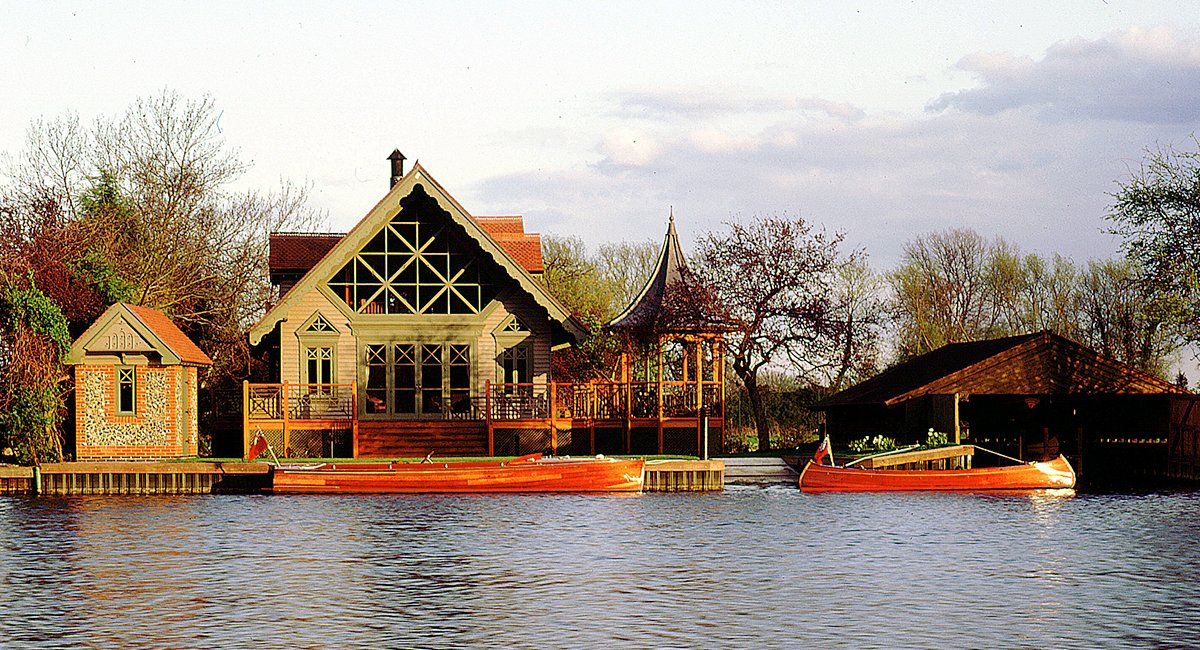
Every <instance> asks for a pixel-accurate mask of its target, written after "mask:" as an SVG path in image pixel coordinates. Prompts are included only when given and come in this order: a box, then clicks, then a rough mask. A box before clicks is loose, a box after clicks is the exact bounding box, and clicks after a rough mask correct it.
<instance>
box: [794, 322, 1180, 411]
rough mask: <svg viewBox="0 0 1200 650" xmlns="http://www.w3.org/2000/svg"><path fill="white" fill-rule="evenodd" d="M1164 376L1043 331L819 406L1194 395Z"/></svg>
mask: <svg viewBox="0 0 1200 650" xmlns="http://www.w3.org/2000/svg"><path fill="white" fill-rule="evenodd" d="M1186 392H1187V391H1186V390H1184V389H1182V388H1180V387H1178V386H1176V385H1174V384H1172V383H1170V382H1168V381H1165V380H1163V379H1161V378H1159V377H1155V376H1154V375H1151V374H1149V373H1147V372H1143V371H1141V370H1138V369H1137V368H1134V367H1133V366H1130V365H1128V364H1124V363H1121V362H1120V361H1117V360H1115V359H1110V358H1108V357H1106V356H1104V355H1101V354H1100V353H1098V352H1096V351H1095V350H1092V349H1091V348H1089V347H1087V346H1085V345H1082V344H1079V343H1076V342H1075V341H1072V340H1070V339H1068V338H1065V337H1062V336H1059V335H1057V334H1054V333H1053V332H1049V331H1043V332H1038V333H1035V334H1023V335H1020V336H1010V337H1006V338H1000V339H989V340H985V341H972V342H969V343H951V344H949V345H944V346H942V347H940V348H938V349H936V350H933V351H932V352H927V353H926V354H923V355H921V356H919V357H916V358H914V359H911V360H909V361H906V362H904V363H902V364H900V365H898V366H894V367H892V368H889V369H887V370H885V371H883V372H882V373H880V374H878V375H876V376H875V377H872V378H871V379H868V380H866V381H864V382H862V383H860V384H857V385H855V386H851V387H850V388H847V389H846V390H843V391H841V392H839V393H835V394H833V395H830V396H829V397H827V398H825V399H823V400H821V401H820V402H818V403H817V404H816V405H815V407H816V408H818V409H827V408H829V407H835V406H851V405H876V406H880V405H882V406H892V405H894V404H899V403H901V402H904V401H906V400H909V399H912V398H914V397H920V396H922V395H939V394H942V395H945V394H951V393H960V394H963V395H970V394H978V395H1056V394H1058V395H1061V394H1124V395H1146V394H1161V393H1186Z"/></svg>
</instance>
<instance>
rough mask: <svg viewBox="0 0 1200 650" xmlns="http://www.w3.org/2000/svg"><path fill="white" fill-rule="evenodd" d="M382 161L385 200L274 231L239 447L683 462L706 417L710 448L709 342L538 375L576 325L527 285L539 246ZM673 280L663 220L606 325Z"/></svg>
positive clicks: (535, 271)
mask: <svg viewBox="0 0 1200 650" xmlns="http://www.w3.org/2000/svg"><path fill="white" fill-rule="evenodd" d="M389 160H390V161H391V163H392V186H391V189H390V191H389V192H388V193H387V195H386V196H384V197H383V199H382V200H381V201H380V202H379V203H378V204H376V205H375V207H374V208H372V209H371V211H370V212H368V213H367V215H366V216H365V217H364V218H363V219H362V220H361V221H360V222H359V223H358V224H357V225H356V226H355V227H354V228H353V229H352V230H351V231H350V232H349V233H346V234H344V235H343V234H337V233H333V234H329V233H317V234H309V233H290V234H284V233H280V234H275V235H272V237H271V240H270V245H271V250H270V267H271V269H270V272H271V280H272V283H273V284H274V285H275V286H276V287H277V290H278V291H279V296H280V297H279V299H278V301H277V302H276V303H275V304H274V305H273V306H271V307H270V309H268V311H267V313H266V315H265V316H264V317H263V318H262V320H261V321H260V322H259V323H258V324H256V325H255V326H254V327H253V328H251V330H250V333H249V336H250V342H251V344H252V346H254V348H255V349H256V350H257V351H258V352H259V353H260V355H261V356H262V357H263V358H264V359H265V360H266V362H267V366H268V367H269V369H270V373H271V376H272V377H271V378H272V380H273V381H271V382H270V383H257V382H256V383H251V382H246V383H245V384H244V386H243V404H244V408H243V433H244V436H243V442H244V445H245V446H246V447H245V448H248V446H249V443H250V440H252V439H253V437H254V436H255V435H256V434H257V432H259V431H261V432H262V433H263V434H264V435H265V436H266V438H267V440H268V441H269V442H270V443H271V444H272V446H273V448H274V449H276V450H278V451H279V452H280V453H281V454H283V455H287V456H291V457H345V456H354V457H414V456H415V457H419V456H424V455H426V454H429V453H433V454H434V455H435V456H482V455H516V454H524V453H531V452H546V453H557V454H576V455H580V454H595V453H605V454H612V453H657V452H663V451H665V452H672V453H689V454H696V453H698V452H699V448H700V446H701V445H702V440H703V434H704V432H705V427H704V426H703V425H704V422H705V418H704V414H705V413H708V414H709V416H710V417H709V418H708V423H709V429H708V431H709V434H710V436H711V438H710V444H711V445H719V444H720V442H719V440H720V438H719V436H720V431H721V410H720V403H721V402H722V401H723V395H722V391H721V380H722V375H721V370H720V368H721V365H722V363H721V358H722V357H721V354H722V350H721V345H720V337H719V333H718V335H716V336H713V335H709V334H707V333H704V332H692V333H690V334H689V333H688V332H682V331H677V332H672V333H671V336H668V337H665V339H664V340H665V341H666V345H665V347H662V346H659V347H662V354H661V355H660V354H659V353H658V352H656V353H654V354H653V355H652V356H653V358H654V361H653V363H650V364H649V365H647V364H646V363H645V362H643V363H641V364H640V365H637V364H634V363H633V362H632V361H630V360H629V359H628V358H627V360H626V362H625V363H624V365H623V366H622V368H623V369H622V370H621V371H620V372H614V373H613V374H614V377H611V378H604V379H599V378H596V379H591V380H565V381H564V380H559V379H558V378H555V377H553V376H552V372H551V363H550V361H551V354H552V352H553V350H555V349H560V348H563V347H566V346H570V345H572V344H573V343H575V342H576V341H577V340H578V339H579V338H580V337H582V336H584V335H585V333H586V331H585V329H584V328H583V327H582V326H581V325H580V324H579V323H578V322H577V321H576V320H575V319H574V318H573V317H572V316H571V314H569V313H568V312H567V310H566V309H565V308H564V307H563V306H562V305H561V304H560V303H559V302H558V301H557V300H556V299H555V298H554V297H553V296H551V295H550V294H549V292H548V291H547V289H546V288H545V286H544V285H543V284H542V282H541V279H540V276H541V273H542V270H543V268H542V255H541V240H540V237H539V236H538V235H537V234H534V233H527V232H525V228H524V220H523V219H522V218H521V217H519V216H502V217H491V216H474V215H471V214H469V213H468V212H467V210H466V209H465V208H464V207H463V206H462V205H461V204H460V203H459V202H458V201H457V200H455V199H454V197H452V196H451V195H450V193H449V192H447V191H446V189H445V188H443V187H442V185H441V184H440V183H438V182H437V180H435V179H434V178H433V177H432V176H431V175H430V174H429V172H428V171H426V170H425V169H424V168H423V167H422V166H421V165H420V164H417V165H415V166H414V167H413V169H412V170H411V171H408V172H407V173H405V172H404V169H403V161H404V157H403V156H402V155H401V154H400V153H399V151H396V152H393V154H392V155H391V156H390V157H389ZM681 268H684V267H683V256H682V253H681V251H680V249H679V243H678V238H677V237H676V235H675V230H674V226H673V225H672V226H671V227H670V228H669V229H668V234H667V237H666V240H665V242H664V247H663V250H662V252H661V253H660V255H659V259H658V264H657V265H656V269H655V273H654V275H653V276H652V277H651V278H649V279H648V281H647V288H646V289H645V290H644V291H642V292H641V294H640V295H639V298H638V300H637V301H635V304H634V305H632V306H631V307H630V309H629V310H627V311H626V314H625V315H624V316H625V318H622V319H618V321H616V322H614V323H613V326H614V327H616V328H618V329H620V328H622V327H624V325H623V322H624V321H626V320H629V318H630V317H633V316H637V318H635V319H634V320H636V321H638V322H641V316H642V315H643V314H646V313H647V311H646V310H647V309H652V308H655V309H656V307H655V305H656V304H657V302H661V298H662V295H663V294H662V289H663V287H665V286H666V283H669V281H670V280H671V279H672V278H676V277H678V276H679V275H680V271H679V270H680V269H681ZM656 301H657V302H656ZM651 320H653V319H651ZM632 322H633V321H630V323H632ZM647 322H649V321H647ZM632 329H638V328H631V330H632ZM658 341H659V339H658V338H657V335H656V338H654V339H653V342H654V344H655V345H657V343H658ZM660 356H661V359H660ZM639 368H640V370H638V369H639ZM705 407H708V408H707V409H706V408H705ZM711 441H715V442H711Z"/></svg>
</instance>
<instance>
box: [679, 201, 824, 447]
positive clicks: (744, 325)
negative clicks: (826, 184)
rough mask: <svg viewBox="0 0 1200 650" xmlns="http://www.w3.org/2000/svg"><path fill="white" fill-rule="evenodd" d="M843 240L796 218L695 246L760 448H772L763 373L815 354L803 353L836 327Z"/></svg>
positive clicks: (714, 236)
mask: <svg viewBox="0 0 1200 650" xmlns="http://www.w3.org/2000/svg"><path fill="white" fill-rule="evenodd" d="M841 242H842V235H841V234H835V235H832V236H830V235H826V234H825V233H824V232H821V231H815V230H814V229H813V227H812V225H810V224H809V223H808V222H807V221H805V220H804V219H801V218H799V217H797V218H794V219H793V218H786V217H762V218H758V219H756V220H754V221H753V222H751V223H749V224H747V225H743V224H739V223H733V224H730V226H729V232H728V233H709V234H707V235H705V236H704V237H703V238H701V240H700V241H699V243H698V251H697V254H696V258H695V262H696V268H695V269H694V270H695V273H696V276H697V279H698V281H699V283H700V284H701V285H702V286H705V287H708V288H710V290H711V291H712V292H713V295H714V297H715V299H716V301H717V302H718V304H719V307H720V312H721V314H722V316H723V317H724V318H725V319H726V320H727V321H728V324H729V326H730V327H731V328H732V331H730V332H729V333H728V335H727V342H728V346H729V347H728V357H729V360H730V362H731V365H732V369H733V371H734V373H735V374H736V375H737V376H738V378H739V379H740V380H741V382H742V385H743V386H745V389H746V396H747V401H748V402H749V403H750V410H751V413H752V415H753V418H754V425H755V430H756V432H757V434H758V446H759V449H762V450H765V449H770V448H771V441H770V423H769V419H768V417H767V413H766V410H765V405H764V401H763V395H762V390H761V388H762V387H761V386H760V382H759V378H760V375H761V373H762V372H763V370H764V369H765V368H767V367H768V366H770V364H772V363H777V362H780V361H782V360H784V359H786V358H791V359H793V360H806V359H810V358H812V357H813V356H814V355H813V354H810V353H809V352H806V351H810V352H811V351H813V350H824V349H827V344H828V340H829V338H830V336H831V333H832V332H833V331H835V329H836V323H835V322H834V320H833V319H832V316H831V311H832V308H833V302H834V295H833V292H834V284H835V278H836V274H837V267H838V247H839V245H840V244H841ZM817 356H819V353H818V355H817Z"/></svg>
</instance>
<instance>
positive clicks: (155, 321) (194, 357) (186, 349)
mask: <svg viewBox="0 0 1200 650" xmlns="http://www.w3.org/2000/svg"><path fill="white" fill-rule="evenodd" d="M125 306H126V307H128V308H129V311H131V312H133V314H134V315H135V316H137V317H138V320H140V321H142V324H143V325H145V326H146V327H148V328H149V329H150V331H151V332H154V335H155V336H157V337H158V338H159V339H160V340H161V341H162V342H163V343H165V344H166V345H167V347H169V348H171V351H172V352H174V353H175V356H177V357H179V359H180V360H181V361H183V363H193V364H197V365H202V366H211V365H212V362H213V361H212V359H210V358H209V357H208V355H207V354H204V351H203V350H201V349H200V348H199V347H197V346H196V344H195V343H193V342H192V339H190V338H188V336H187V334H184V333H183V331H182V330H180V329H179V327H178V326H176V325H175V323H174V322H172V321H171V319H170V318H167V315H166V314H164V313H162V312H161V311H159V310H157V309H150V308H149V307H137V306H135V305H125Z"/></svg>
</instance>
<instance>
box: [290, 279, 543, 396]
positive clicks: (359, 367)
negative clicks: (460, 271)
mask: <svg viewBox="0 0 1200 650" xmlns="http://www.w3.org/2000/svg"><path fill="white" fill-rule="evenodd" d="M316 313H320V314H321V315H323V316H324V317H325V319H326V320H328V321H329V323H330V324H331V325H333V327H334V328H335V329H336V330H337V333H336V334H333V335H331V334H321V335H313V334H312V333H310V332H307V331H306V330H307V325H308V324H309V323H310V322H311V320H312V317H313V315H314V314H316ZM509 316H516V317H517V318H518V319H519V320H520V321H521V323H523V324H524V325H525V326H526V327H527V328H529V334H528V335H527V336H525V337H519V338H518V339H517V340H515V341H513V340H505V337H503V336H499V337H498V336H496V329H497V328H499V327H500V325H501V324H502V323H503V322H504V321H505V320H507V319H508V317H509ZM280 328H281V329H280V334H281V337H280V347H281V350H280V375H281V376H280V380H281V381H282V380H287V381H289V382H295V383H303V382H304V381H305V380H306V379H307V378H306V377H305V369H304V358H305V357H304V355H305V349H306V348H308V347H314V346H330V345H331V346H333V347H334V375H335V376H336V378H337V383H339V384H348V383H350V382H351V381H358V383H359V386H360V389H361V387H362V386H363V385H364V384H365V381H366V376H365V374H364V372H363V367H364V358H365V354H366V353H365V351H364V348H365V346H366V345H372V344H381V343H418V344H421V343H442V344H446V343H455V344H467V345H470V346H471V383H472V392H473V394H475V395H482V394H483V391H484V386H485V384H486V382H488V381H492V382H495V381H498V380H499V376H500V372H499V361H498V357H499V355H500V353H501V352H502V351H503V350H502V348H503V346H504V345H505V344H506V343H510V342H513V343H523V344H526V345H528V346H529V348H530V352H531V354H532V366H533V380H534V381H535V382H545V381H548V380H549V379H550V340H551V332H550V323H549V321H548V320H547V319H546V315H545V312H544V310H542V309H541V308H540V307H538V305H536V304H535V303H534V302H533V300H531V299H530V298H529V297H528V296H525V295H524V294H523V292H519V291H510V290H505V291H501V292H500V294H499V295H498V296H497V297H496V299H495V300H493V301H492V302H491V303H490V304H489V305H488V306H487V307H486V308H485V309H484V310H483V311H482V312H481V313H480V314H472V315H456V316H445V315H426V316H413V315H398V316H382V315H378V314H362V315H357V318H354V317H347V316H346V315H345V313H344V312H343V311H342V310H338V309H335V308H334V307H333V305H332V303H331V301H330V300H329V299H328V298H326V296H325V294H323V293H322V292H319V291H313V292H310V294H309V295H306V296H303V297H302V298H301V299H300V300H298V301H296V303H295V306H294V307H292V308H291V309H290V310H289V311H288V315H287V319H286V320H284V321H283V322H282V323H281V324H280Z"/></svg>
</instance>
